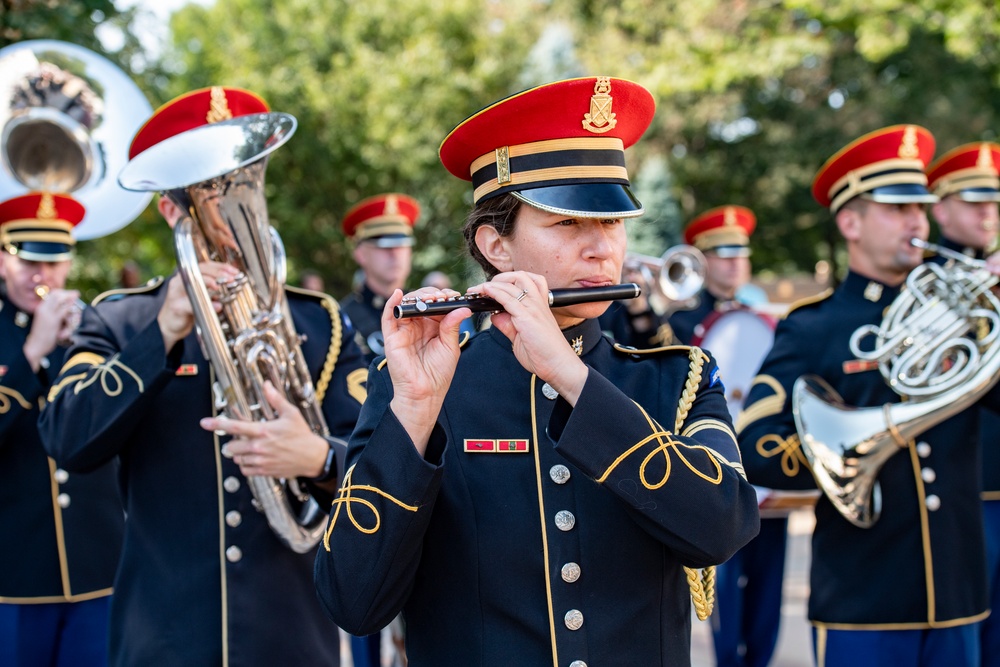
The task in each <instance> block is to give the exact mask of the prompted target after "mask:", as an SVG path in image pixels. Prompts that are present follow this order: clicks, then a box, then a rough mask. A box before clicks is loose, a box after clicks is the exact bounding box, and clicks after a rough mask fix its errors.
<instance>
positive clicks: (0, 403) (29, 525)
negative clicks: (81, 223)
mask: <svg viewBox="0 0 1000 667" xmlns="http://www.w3.org/2000/svg"><path fill="white" fill-rule="evenodd" d="M30 331H31V318H30V317H29V316H28V315H27V314H26V313H23V312H18V310H17V307H16V306H14V304H13V303H11V302H10V301H6V300H5V299H4V298H3V294H2V292H0V531H2V532H3V546H2V547H0V603H17V604H36V603H47V602H77V601H80V600H89V599H92V598H99V597H106V596H108V595H111V586H112V584H113V582H114V576H115V568H116V567H117V565H118V554H119V551H120V550H121V542H122V525H123V523H124V520H125V516H124V514H123V511H122V503H121V498H120V496H119V495H118V482H117V477H116V476H115V470H116V466H115V465H114V463H113V462H107V463H105V464H104V465H102V466H99V467H98V468H96V469H94V470H93V471H91V472H90V473H89V474H86V475H76V474H68V473H66V471H64V470H60V469H58V468H57V467H56V466H55V464H54V463H53V462H52V461H51V460H50V459H49V458H48V457H47V456H46V454H45V450H44V449H43V448H42V441H41V439H40V438H39V436H38V415H39V410H41V408H42V406H43V405H44V404H45V396H46V394H47V393H48V389H49V378H50V377H54V376H55V373H56V372H57V371H58V370H59V366H60V364H62V360H63V355H64V354H65V352H66V349H65V348H62V347H56V348H55V349H54V350H53V351H52V352H51V353H50V354H49V355H48V357H47V359H48V369H46V368H44V365H43V368H41V369H39V372H38V374H37V375H36V374H35V373H34V372H33V371H32V370H31V365H30V364H29V363H28V360H27V359H26V358H25V357H24V353H23V352H22V348H23V347H24V342H25V340H26V339H27V337H28V333H29V332H30ZM50 374H51V375H50Z"/></svg>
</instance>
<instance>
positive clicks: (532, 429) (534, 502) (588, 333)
mask: <svg viewBox="0 0 1000 667" xmlns="http://www.w3.org/2000/svg"><path fill="white" fill-rule="evenodd" d="M565 333H566V336H567V339H568V340H569V341H571V342H572V343H574V344H575V345H576V349H577V350H578V353H580V354H582V357H583V360H584V361H585V362H586V363H587V364H588V365H589V366H590V375H589V379H588V380H587V383H586V385H585V387H584V390H583V393H582V395H581V397H580V400H579V402H578V403H577V405H576V407H575V408H571V407H570V406H569V404H567V403H566V402H565V401H563V400H562V399H557V398H555V396H553V398H551V399H550V398H549V397H548V396H547V393H548V394H549V395H552V394H551V392H550V390H549V389H547V388H546V387H545V383H544V382H543V381H542V380H541V379H539V378H537V377H535V376H533V375H531V374H529V373H528V372H527V371H525V370H524V368H523V367H522V366H521V365H520V364H519V363H518V362H517V361H516V359H515V358H514V356H513V353H512V351H511V344H510V341H509V340H508V339H507V338H505V337H504V336H503V334H501V333H500V332H499V331H497V330H495V329H491V330H488V331H486V332H483V333H480V334H477V335H476V336H474V337H473V338H472V339H471V341H470V342H469V343H468V344H467V345H466V346H465V348H464V350H463V352H462V355H461V358H460V361H459V364H458V369H457V373H456V375H455V378H454V381H453V382H452V388H451V390H450V391H449V393H448V395H447V397H446V399H445V403H444V407H443V409H442V412H441V414H440V416H439V419H438V423H437V425H436V427H435V430H434V433H433V434H432V436H431V441H430V443H429V446H428V451H427V455H426V458H421V457H420V456H419V455H418V454H417V452H416V450H415V449H414V447H413V444H412V442H411V440H410V439H409V437H408V436H407V435H406V432H405V431H404V430H403V428H402V427H401V425H400V423H399V422H398V421H397V420H396V418H395V416H394V415H393V414H392V411H391V410H390V409H389V407H388V406H389V402H390V400H391V398H392V384H391V378H390V371H391V368H389V367H388V366H386V365H384V364H383V365H380V366H376V367H373V369H372V371H371V373H370V377H369V392H370V394H369V398H368V401H367V402H366V403H365V405H364V407H363V408H362V411H361V418H360V420H359V422H358V428H357V429H356V430H355V432H354V435H353V436H352V438H351V443H350V448H349V450H348V464H347V465H348V466H349V468H348V472H347V474H346V477H345V481H344V484H343V487H342V489H341V492H340V497H339V498H338V500H337V501H335V502H334V510H333V512H334V513H333V515H332V517H331V525H330V529H329V531H328V544H329V551H325V550H320V552H319V556H318V557H317V561H316V585H317V590H318V592H319V596H320V599H321V600H322V602H323V605H324V607H325V608H326V609H327V611H328V612H329V613H330V616H331V618H333V619H334V620H335V621H336V622H337V623H339V624H341V626H342V627H344V628H345V629H346V630H348V631H349V632H352V633H355V634H366V633H370V632H373V631H375V630H378V629H379V628H381V627H383V626H385V625H386V624H388V623H389V622H390V621H391V620H392V619H393V617H394V616H395V615H396V614H397V613H398V612H399V611H400V610H402V611H403V614H404V620H405V622H406V628H407V639H406V650H407V655H408V657H409V659H410V665H411V667H428V666H434V667H437V666H443V665H461V666H462V667H475V666H487V665H492V666H501V665H533V666H535V665H541V666H544V665H555V666H558V667H568V666H569V665H571V664H572V665H574V667H582V666H583V665H588V664H589V665H593V666H597V665H644V666H653V665H684V664H689V662H690V607H691V602H690V597H689V591H688V584H687V581H686V579H685V572H684V569H683V566H693V567H703V566H708V565H712V564H717V563H720V562H722V561H724V560H726V559H727V558H728V557H729V556H730V555H731V554H732V553H733V552H735V551H736V550H737V549H739V548H740V547H741V546H742V545H743V544H745V543H746V542H747V541H749V540H750V539H751V538H752V537H753V536H754V535H755V534H756V533H757V530H758V526H759V521H758V514H757V502H756V499H755V497H754V492H753V488H752V487H751V486H750V485H749V484H748V483H747V482H746V480H745V479H744V478H743V475H742V469H741V466H740V462H739V456H738V452H737V449H736V444H735V438H734V435H733V433H732V431H731V425H730V420H729V416H728V413H727V411H726V402H725V398H724V396H723V387H722V384H721V382H720V381H719V378H718V373H717V369H716V367H715V363H714V362H713V361H712V360H711V358H710V357H709V356H708V355H706V354H704V353H703V352H702V351H701V350H698V349H697V348H687V347H676V348H665V349H661V350H656V351H649V352H646V353H634V351H633V353H630V352H629V351H622V350H620V349H616V348H615V347H614V346H613V344H612V343H611V341H610V340H609V339H607V338H605V337H604V336H603V335H601V333H600V327H599V325H598V323H597V320H588V321H586V322H585V323H583V324H582V325H580V326H578V327H574V328H571V329H568V330H566V331H565ZM685 388H687V392H686V393H684V390H685ZM682 394H684V396H685V398H684V399H682ZM681 401H684V404H685V407H686V410H685V412H686V414H684V415H683V419H682V425H681V427H680V428H679V429H677V428H676V425H675V422H676V420H677V416H678V414H677V413H678V403H679V402H681Z"/></svg>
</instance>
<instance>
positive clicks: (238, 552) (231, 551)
mask: <svg viewBox="0 0 1000 667" xmlns="http://www.w3.org/2000/svg"><path fill="white" fill-rule="evenodd" d="M242 558H243V550H242V549H240V548H239V547H238V546H235V545H233V546H231V547H227V548H226V560H228V561H229V562H230V563H238V562H239V561H240V559H242Z"/></svg>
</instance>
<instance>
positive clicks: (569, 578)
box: [559, 562, 580, 584]
mask: <svg viewBox="0 0 1000 667" xmlns="http://www.w3.org/2000/svg"><path fill="white" fill-rule="evenodd" d="M559 574H560V575H562V580H563V581H565V582H566V583H567V584H572V583H574V582H576V580H577V579H579V578H580V566H579V565H577V564H576V563H572V562H570V563H566V564H565V565H563V566H562V569H561V570H560V571H559Z"/></svg>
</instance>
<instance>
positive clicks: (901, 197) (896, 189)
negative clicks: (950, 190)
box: [858, 183, 938, 204]
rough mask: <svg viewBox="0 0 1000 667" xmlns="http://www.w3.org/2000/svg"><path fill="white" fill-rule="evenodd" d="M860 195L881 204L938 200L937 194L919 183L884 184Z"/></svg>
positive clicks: (930, 202) (918, 202)
mask: <svg viewBox="0 0 1000 667" xmlns="http://www.w3.org/2000/svg"><path fill="white" fill-rule="evenodd" d="M858 196H859V197H861V198H862V199H867V200H869V201H874V202H878V203H879V204H912V203H917V204H920V203H924V204H933V203H934V202H936V201H938V196H937V195H935V194H932V193H931V192H929V191H928V190H927V188H926V187H924V186H923V185H920V184H919V183H897V184H895V185H883V186H881V187H877V188H875V189H874V190H869V191H868V192H862V193H861V194H859V195H858Z"/></svg>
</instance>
